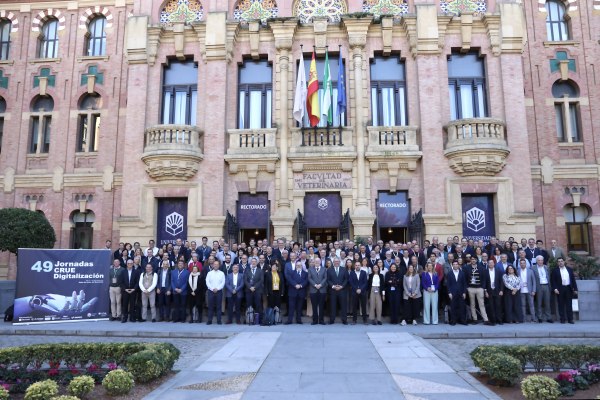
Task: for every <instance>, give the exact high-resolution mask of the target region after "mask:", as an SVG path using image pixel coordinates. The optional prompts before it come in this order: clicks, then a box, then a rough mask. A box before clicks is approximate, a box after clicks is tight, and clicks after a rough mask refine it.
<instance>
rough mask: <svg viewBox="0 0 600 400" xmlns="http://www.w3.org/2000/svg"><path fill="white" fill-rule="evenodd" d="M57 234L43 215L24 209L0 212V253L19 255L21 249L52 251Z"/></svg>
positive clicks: (2, 210)
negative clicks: (6, 252) (8, 252)
mask: <svg viewBox="0 0 600 400" xmlns="http://www.w3.org/2000/svg"><path fill="white" fill-rule="evenodd" d="M55 242H56V234H55V233H54V228H52V225H50V222H48V220H47V219H46V217H44V216H43V215H42V214H40V213H37V212H35V211H30V210H26V209H24V208H3V209H1V210H0V251H10V252H11V253H13V254H15V255H18V254H17V253H18V251H19V247H27V248H36V249H51V248H53V247H54V243H55Z"/></svg>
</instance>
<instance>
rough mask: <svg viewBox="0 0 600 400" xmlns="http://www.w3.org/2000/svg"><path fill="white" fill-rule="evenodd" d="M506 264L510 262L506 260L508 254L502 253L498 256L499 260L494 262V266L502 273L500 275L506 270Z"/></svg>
mask: <svg viewBox="0 0 600 400" xmlns="http://www.w3.org/2000/svg"><path fill="white" fill-rule="evenodd" d="M508 264H510V263H509V262H508V256H507V255H506V254H502V255H501V256H500V262H499V263H497V264H496V268H498V269H499V270H500V272H501V273H502V275H504V273H505V272H506V268H507V267H508Z"/></svg>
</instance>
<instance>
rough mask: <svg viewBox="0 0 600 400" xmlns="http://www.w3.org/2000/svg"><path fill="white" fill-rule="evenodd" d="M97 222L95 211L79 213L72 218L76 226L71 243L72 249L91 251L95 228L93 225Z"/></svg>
mask: <svg viewBox="0 0 600 400" xmlns="http://www.w3.org/2000/svg"><path fill="white" fill-rule="evenodd" d="M95 220H96V215H95V214H94V212H93V211H90V210H87V211H86V212H81V211H78V212H76V213H74V214H73V216H72V217H71V222H73V225H75V228H73V235H72V241H71V248H72V249H91V248H92V246H93V238H94V228H92V224H93V223H94V221H95Z"/></svg>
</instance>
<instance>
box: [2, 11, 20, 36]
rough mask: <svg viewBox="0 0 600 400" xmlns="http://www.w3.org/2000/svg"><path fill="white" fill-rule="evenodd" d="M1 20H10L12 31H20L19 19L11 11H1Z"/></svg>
mask: <svg viewBox="0 0 600 400" xmlns="http://www.w3.org/2000/svg"><path fill="white" fill-rule="evenodd" d="M0 19H8V20H10V22H11V27H10V31H11V32H18V31H19V19H18V18H17V16H16V15H15V14H13V13H12V12H10V11H5V10H0Z"/></svg>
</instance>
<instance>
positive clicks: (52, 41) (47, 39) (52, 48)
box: [40, 18, 58, 58]
mask: <svg viewBox="0 0 600 400" xmlns="http://www.w3.org/2000/svg"><path fill="white" fill-rule="evenodd" d="M57 31H58V20H57V19H56V18H51V19H49V20H48V21H46V23H45V24H44V27H43V28H42V36H41V38H40V41H41V42H40V58H57V55H58V35H57Z"/></svg>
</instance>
